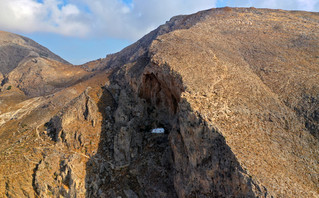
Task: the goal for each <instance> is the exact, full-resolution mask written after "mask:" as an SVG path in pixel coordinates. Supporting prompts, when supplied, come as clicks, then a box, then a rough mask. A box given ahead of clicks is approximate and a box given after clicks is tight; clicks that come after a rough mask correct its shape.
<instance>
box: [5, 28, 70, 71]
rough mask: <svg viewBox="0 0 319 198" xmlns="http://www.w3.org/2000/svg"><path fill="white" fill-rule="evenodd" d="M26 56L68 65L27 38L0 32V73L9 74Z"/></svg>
mask: <svg viewBox="0 0 319 198" xmlns="http://www.w3.org/2000/svg"><path fill="white" fill-rule="evenodd" d="M28 56H31V57H44V58H50V59H53V60H56V61H59V62H61V63H64V64H68V62H67V61H65V60H63V59H62V58H61V57H59V56H57V55H55V54H54V53H52V52H51V51H50V50H48V49H47V48H45V47H43V46H41V45H39V44H38V43H36V42H34V41H33V40H31V39H29V38H26V37H23V36H19V35H16V34H12V33H9V32H4V31H0V65H1V67H0V73H2V74H7V73H9V72H10V71H12V70H13V69H14V68H15V67H17V66H18V64H19V63H20V62H21V61H22V60H23V59H24V58H26V57H28Z"/></svg>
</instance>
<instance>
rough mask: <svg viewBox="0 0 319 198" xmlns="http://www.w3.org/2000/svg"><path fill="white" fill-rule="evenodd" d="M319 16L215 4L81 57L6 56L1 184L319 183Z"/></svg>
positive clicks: (42, 187)
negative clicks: (107, 51) (103, 52)
mask: <svg viewBox="0 0 319 198" xmlns="http://www.w3.org/2000/svg"><path fill="white" fill-rule="evenodd" d="M318 25H319V15H318V13H309V12H297V11H283V10H268V9H255V8H223V9H212V10H206V11H202V12H199V13H196V14H193V15H188V16H176V17H173V18H172V19H171V20H170V21H168V22H167V23H166V24H164V25H162V26H160V27H159V28H157V29H156V30H154V31H152V32H151V33H149V34H148V35H146V36H144V37H143V38H142V39H140V40H139V41H137V42H136V43H135V44H133V45H131V46H129V47H127V48H125V49H124V50H122V51H121V52H119V53H116V54H112V55H109V56H107V57H106V58H105V59H101V60H96V61H92V62H90V63H87V64H84V65H82V66H78V67H74V66H72V65H68V64H65V63H63V61H61V60H57V59H55V60H52V59H51V58H45V57H41V55H39V56H38V55H36V54H35V53H33V52H32V54H31V55H29V54H28V55H25V54H23V53H21V56H22V58H23V59H25V60H26V61H25V62H22V63H20V62H19V65H18V66H17V67H15V68H14V69H12V71H10V72H9V73H8V72H7V71H4V70H0V72H1V73H2V74H3V75H0V80H1V79H2V82H3V83H2V84H1V86H2V88H1V92H0V104H1V105H0V112H1V113H0V126H1V127H0V151H1V154H0V165H1V166H3V167H7V168H4V169H3V168H1V169H0V176H1V177H0V192H1V193H2V194H0V195H1V196H8V197H24V196H29V197H134V198H135V197H272V196H273V197H318V196H319V191H318V189H319V182H318V181H319V178H318V175H319V166H318V163H319V158H318V154H319V142H318V127H319V125H318V122H319V120H318V111H319V106H318V104H319V103H318V100H319V87H318V85H319V78H318V75H319V62H318V60H319V59H318V49H319V36H318V35H319V30H318V28H317V27H318ZM33 51H34V52H36V53H38V52H37V51H36V50H33ZM38 54H39V53H38ZM31 56H32V58H31ZM25 57H29V58H25ZM26 71H29V72H26ZM44 71H50V72H44ZM60 74H61V75H60ZM70 76H72V77H70ZM31 79H34V80H33V81H32V80H31ZM9 86H11V87H10V88H9Z"/></svg>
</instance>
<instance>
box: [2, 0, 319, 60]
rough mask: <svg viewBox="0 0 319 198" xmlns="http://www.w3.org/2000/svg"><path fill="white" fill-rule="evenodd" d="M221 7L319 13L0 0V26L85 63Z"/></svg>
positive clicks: (311, 3) (198, 4)
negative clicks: (184, 17)
mask: <svg viewBox="0 0 319 198" xmlns="http://www.w3.org/2000/svg"><path fill="white" fill-rule="evenodd" d="M224 6H229V7H256V8H276V9H284V10H306V11H313V12H319V0H0V30H3V31H9V32H13V33H16V34H20V35H23V36H26V37H28V38H31V39H33V40H34V41H36V42H38V43H39V44H41V45H43V46H45V47H47V48H48V49H50V50H51V51H52V52H54V53H56V54H57V55H59V56H61V57H62V58H64V59H65V60H67V61H69V62H70V63H72V64H83V63H85V62H88V61H91V60H95V59H98V58H104V57H105V56H106V55H107V54H110V53H115V52H118V51H120V50H121V49H123V48H124V47H126V46H128V45H130V44H132V43H134V42H135V41H137V40H138V39H139V38H141V37H142V36H143V35H145V34H147V33H148V32H150V31H151V30H153V29H155V28H156V27H158V26H159V25H161V24H163V23H165V22H166V21H168V20H169V19H170V18H171V17H173V16H176V15H179V14H191V13H194V12H197V11H200V10H205V9H209V8H214V7H224Z"/></svg>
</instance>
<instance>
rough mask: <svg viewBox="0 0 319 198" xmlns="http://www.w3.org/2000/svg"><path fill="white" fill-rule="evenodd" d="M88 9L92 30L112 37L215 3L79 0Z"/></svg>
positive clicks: (135, 35)
mask: <svg viewBox="0 0 319 198" xmlns="http://www.w3.org/2000/svg"><path fill="white" fill-rule="evenodd" d="M82 1H84V2H86V3H87V5H89V8H90V10H91V11H92V15H93V17H94V18H95V19H96V20H94V22H93V23H94V26H95V28H96V29H95V30H96V31H97V33H99V34H106V35H108V36H112V37H118V38H128V39H136V38H139V37H141V36H143V35H144V34H145V33H147V32H148V31H150V30H152V29H154V28H156V27H157V26H159V25H160V24H163V23H165V21H166V20H169V19H170V18H171V17H173V16H175V15H177V14H190V13H193V12H196V11H199V10H202V9H208V8H212V7H215V0H197V1H194V0H174V1H172V0H161V1H158V0H147V1H145V0H133V2H132V4H131V5H127V4H124V3H123V2H121V1H117V0H95V1H94V2H93V3H90V2H92V1H91V0H82Z"/></svg>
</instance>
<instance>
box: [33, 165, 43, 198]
mask: <svg viewBox="0 0 319 198" xmlns="http://www.w3.org/2000/svg"><path fill="white" fill-rule="evenodd" d="M41 162H42V160H40V161H39V163H37V164H36V165H35V167H34V169H33V174H32V187H33V190H34V194H35V195H36V196H39V195H40V193H39V191H38V187H37V185H36V173H37V171H38V169H39V165H40V164H41Z"/></svg>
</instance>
